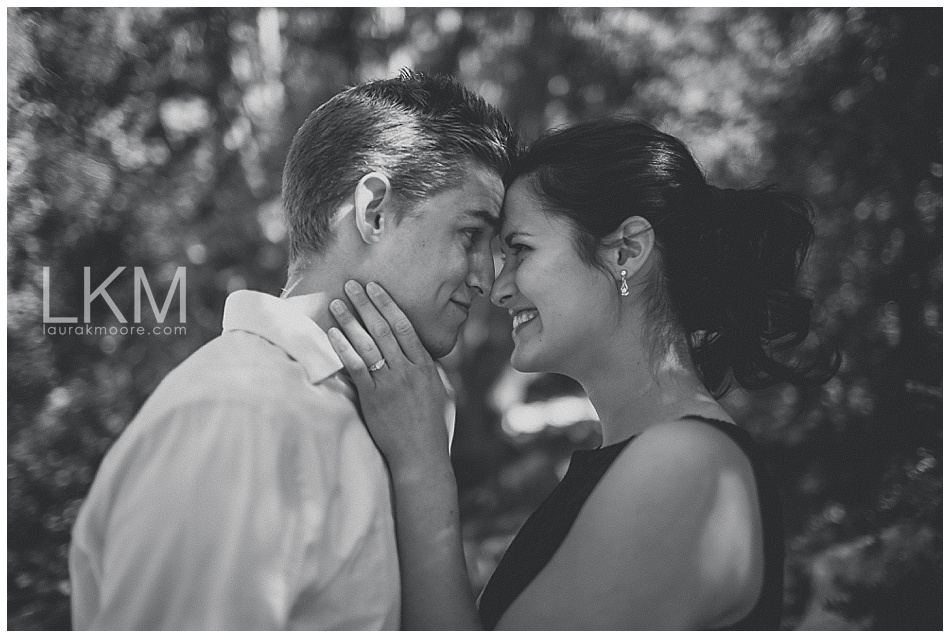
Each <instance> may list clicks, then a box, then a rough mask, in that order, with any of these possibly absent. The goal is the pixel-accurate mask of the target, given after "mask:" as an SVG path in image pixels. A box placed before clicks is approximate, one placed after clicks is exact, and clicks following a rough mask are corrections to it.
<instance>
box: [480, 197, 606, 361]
mask: <svg viewBox="0 0 950 638" xmlns="http://www.w3.org/2000/svg"><path fill="white" fill-rule="evenodd" d="M503 215H504V224H503V226H502V230H501V247H502V251H503V255H504V260H505V265H504V268H503V269H502V271H501V273H500V274H499V275H498V277H497V278H496V280H495V285H494V286H493V287H492V294H491V298H492V302H493V303H495V305H497V306H501V307H503V308H506V309H507V310H508V312H509V314H510V315H511V317H512V336H513V338H514V342H515V348H514V351H513V352H512V355H511V364H512V366H514V368H515V369H516V370H520V371H522V372H558V373H560V374H565V375H568V376H571V377H573V378H575V379H576V378H583V377H585V376H586V374H585V373H586V372H587V370H588V369H591V366H595V365H596V362H597V361H598V360H601V361H603V359H602V358H601V357H602V356H603V353H602V352H601V350H602V347H603V344H604V342H605V341H609V337H610V334H611V333H612V331H613V330H614V329H615V328H616V325H617V323H616V295H617V288H616V285H615V282H614V281H613V280H612V279H611V278H610V277H609V276H608V275H607V274H606V273H604V272H603V271H601V270H598V269H597V268H594V267H593V266H590V265H588V264H587V263H585V262H584V261H583V260H582V259H581V257H580V255H578V254H577V250H576V248H575V245H574V241H573V239H572V237H573V232H574V231H573V227H572V225H571V223H570V222H569V221H567V220H566V219H563V218H561V217H559V216H557V215H555V214H553V213H546V212H545V211H544V210H543V209H542V208H541V206H540V203H539V202H538V200H537V199H536V198H535V196H534V195H533V194H532V192H531V189H530V188H529V187H528V186H527V185H526V184H525V180H524V179H519V180H517V181H516V182H515V183H514V184H513V185H512V186H511V188H509V189H508V192H507V193H506V195H505V203H504V213H503Z"/></svg>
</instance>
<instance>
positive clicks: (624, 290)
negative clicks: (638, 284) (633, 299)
mask: <svg viewBox="0 0 950 638" xmlns="http://www.w3.org/2000/svg"><path fill="white" fill-rule="evenodd" d="M629 294H630V287H629V286H627V271H626V270H621V271H620V296H621V297H626V296H627V295H629Z"/></svg>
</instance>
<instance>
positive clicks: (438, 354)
mask: <svg viewBox="0 0 950 638" xmlns="http://www.w3.org/2000/svg"><path fill="white" fill-rule="evenodd" d="M420 340H421V341H422V345H423V346H424V347H425V349H426V350H427V351H428V352H429V356H431V357H432V358H433V359H441V358H442V357H445V356H447V355H448V354H449V353H450V352H452V350H454V349H455V344H456V343H458V340H459V335H458V333H455V334H454V335H452V336H451V337H446V336H442V337H441V338H438V337H437V338H429V339H421V337H420Z"/></svg>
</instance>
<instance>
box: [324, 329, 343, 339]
mask: <svg viewBox="0 0 950 638" xmlns="http://www.w3.org/2000/svg"><path fill="white" fill-rule="evenodd" d="M327 336H328V337H330V338H331V339H339V338H340V331H339V330H337V329H336V328H330V329H329V330H327Z"/></svg>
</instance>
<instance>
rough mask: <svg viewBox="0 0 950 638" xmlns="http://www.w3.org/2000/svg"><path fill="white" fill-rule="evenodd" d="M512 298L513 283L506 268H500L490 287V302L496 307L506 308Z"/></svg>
mask: <svg viewBox="0 0 950 638" xmlns="http://www.w3.org/2000/svg"><path fill="white" fill-rule="evenodd" d="M512 297H514V282H513V277H512V276H511V272H510V271H509V269H508V268H502V269H501V272H500V273H498V276H497V277H496V278H495V283H494V284H492V287H491V301H492V303H493V304H495V305H496V306H500V307H502V308H507V307H508V304H509V303H511V299H512Z"/></svg>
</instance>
